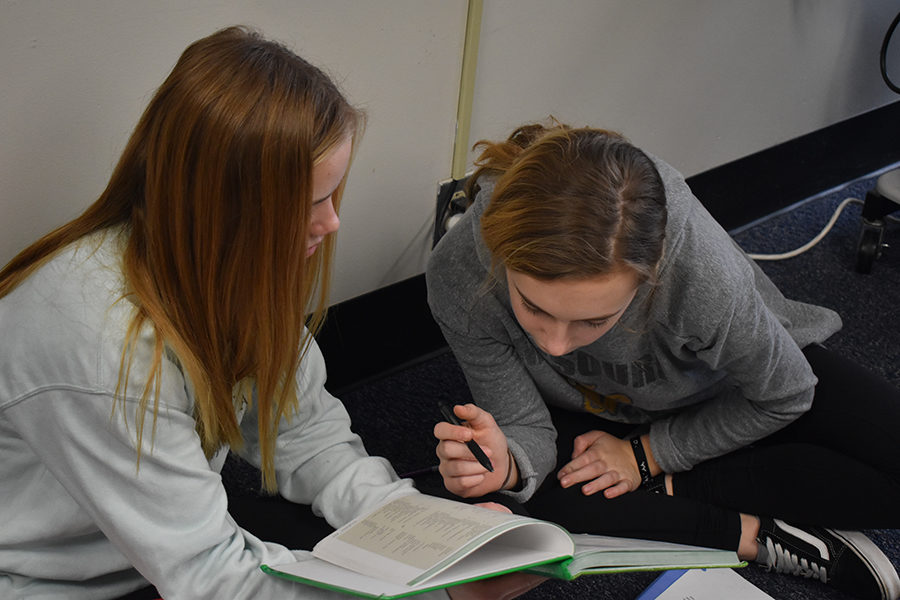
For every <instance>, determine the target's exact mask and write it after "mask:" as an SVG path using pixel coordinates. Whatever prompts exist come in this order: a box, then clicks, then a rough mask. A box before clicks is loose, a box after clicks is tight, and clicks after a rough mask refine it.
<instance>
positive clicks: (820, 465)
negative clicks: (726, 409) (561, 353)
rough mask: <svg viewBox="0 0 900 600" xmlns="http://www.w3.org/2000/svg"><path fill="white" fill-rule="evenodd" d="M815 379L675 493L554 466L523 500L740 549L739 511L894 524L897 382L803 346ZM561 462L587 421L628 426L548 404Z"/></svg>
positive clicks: (574, 526) (623, 429) (619, 527)
mask: <svg viewBox="0 0 900 600" xmlns="http://www.w3.org/2000/svg"><path fill="white" fill-rule="evenodd" d="M804 354H805V355H806V358H807V360H808V361H809V363H810V365H811V366H812V369H813V371H814V372H815V374H816V376H817V377H818V379H819V382H818V384H817V385H816V390H815V400H814V402H813V406H812V408H811V409H810V410H809V411H808V412H807V413H805V414H804V415H803V416H801V417H800V418H799V419H797V420H796V421H795V422H794V423H792V424H791V425H789V426H787V427H785V428H784V429H782V430H781V431H779V432H777V433H775V434H773V435H771V436H768V437H767V438H764V439H762V440H760V441H759V442H757V443H756V444H753V445H752V446H748V447H746V448H742V449H741V450H738V451H736V452H732V453H730V454H727V455H725V456H722V457H719V458H716V459H712V460H708V461H706V462H704V463H701V464H699V465H697V466H695V467H694V468H693V469H692V470H690V471H687V472H684V473H676V474H675V475H674V477H673V488H674V493H675V496H674V497H669V496H664V495H655V494H648V493H645V492H643V491H641V490H638V491H635V492H631V493H628V494H624V495H623V496H620V497H618V498H615V499H613V500H609V499H606V498H604V497H603V495H602V494H599V493H598V494H594V495H593V496H584V495H583V494H582V493H581V489H580V487H581V486H574V487H572V488H569V489H567V490H564V489H562V488H561V487H560V486H559V485H558V483H557V481H556V477H555V472H554V473H551V474H550V475H549V476H548V478H547V481H546V482H545V483H544V485H543V486H542V487H541V489H539V490H538V492H537V493H536V494H535V496H534V497H533V498H532V500H531V501H529V502H528V503H527V504H526V507H527V508H528V510H529V512H530V513H531V514H533V515H534V516H537V517H541V518H544V519H548V520H554V521H556V522H559V523H560V524H562V525H563V526H565V527H566V528H568V529H569V530H571V531H578V532H586V533H600V534H612V535H622V536H629V537H643V538H652V539H661V540H666V541H674V542H682V543H688V544H697V545H703V546H713V547H718V548H726V549H732V550H733V549H736V548H737V546H738V540H739V538H740V520H739V516H738V513H740V512H743V513H747V514H752V515H766V516H772V517H777V518H782V519H784V520H786V521H792V522H795V523H807V524H817V525H822V526H827V527H836V528H842V529H867V528H896V527H900V512H898V511H897V506H900V444H898V442H897V438H896V435H897V433H896V430H897V425H898V424H900V390H898V389H897V388H896V387H894V386H893V385H891V384H890V383H888V382H887V381H885V380H883V379H881V378H879V377H877V376H876V375H874V374H872V373H870V372H869V371H867V370H865V369H863V368H861V367H859V366H858V365H856V364H854V363H852V362H851V361H848V360H846V359H844V358H842V357H840V356H838V355H836V354H834V353H833V352H831V351H829V350H827V349H825V348H824V347H822V346H819V345H814V346H810V347H808V348H806V349H804ZM551 414H552V415H553V419H554V424H555V425H556V427H557V432H558V434H559V435H558V440H557V445H558V453H557V456H558V467H561V466H562V465H564V464H565V463H566V462H568V460H569V458H568V457H569V456H571V452H572V443H573V440H574V438H575V437H576V436H577V435H579V434H581V433H584V432H585V431H588V430H590V429H602V430H605V431H608V432H609V433H612V434H614V435H617V436H619V437H624V436H626V435H628V434H629V433H630V431H631V429H632V427H631V426H627V425H622V424H620V423H612V422H609V421H606V420H603V419H596V418H591V419H590V420H586V418H585V415H584V413H569V412H566V411H561V410H558V409H551Z"/></svg>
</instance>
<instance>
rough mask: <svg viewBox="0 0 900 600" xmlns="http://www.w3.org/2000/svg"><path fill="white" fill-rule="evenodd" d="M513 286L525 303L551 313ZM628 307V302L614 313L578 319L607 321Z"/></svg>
mask: <svg viewBox="0 0 900 600" xmlns="http://www.w3.org/2000/svg"><path fill="white" fill-rule="evenodd" d="M513 287H514V288H516V293H517V294H519V297H520V298H521V299H522V300H523V301H524V302H525V304H528V305H529V306H531V308H533V309H536V310H539V311H540V312H542V313H544V314H545V315H549V314H550V313H548V312H547V311H546V310H544V309H543V308H541V307H540V306H538V305H537V304H535V303H534V302H532V301H531V300H529V299H528V296H526V295H525V294H523V293H522V290H520V289H519V286H517V285H515V284H513ZM627 307H628V304H626V305H625V306H623V307H622V308H620V309H619V310H617V311H615V312H614V313H610V314H608V315H603V316H602V317H589V318H587V319H578V320H579V321H606V320H608V319H612V318H613V317H614V316H616V315H617V314H619V313H620V312H622V311H623V310H625V308H627Z"/></svg>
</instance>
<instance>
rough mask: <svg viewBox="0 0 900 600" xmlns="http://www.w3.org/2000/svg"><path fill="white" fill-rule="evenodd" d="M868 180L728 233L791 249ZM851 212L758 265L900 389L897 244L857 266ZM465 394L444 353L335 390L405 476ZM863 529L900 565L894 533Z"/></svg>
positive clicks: (376, 449) (778, 593)
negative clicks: (869, 265) (838, 322)
mask: <svg viewBox="0 0 900 600" xmlns="http://www.w3.org/2000/svg"><path fill="white" fill-rule="evenodd" d="M873 185H874V179H873V178H868V179H864V180H861V181H858V182H854V183H852V184H850V185H848V186H846V187H845V188H842V189H840V190H837V191H834V192H832V193H829V194H826V195H822V196H821V197H817V198H813V199H810V200H809V201H807V202H805V203H803V204H802V205H798V206H797V207H795V208H793V209H792V210H790V211H787V212H785V213H783V214H779V215H776V216H773V217H771V218H769V219H767V220H765V221H764V222H760V223H757V224H755V225H753V226H752V227H749V228H746V229H745V230H743V231H741V232H739V233H735V239H736V240H737V241H738V243H739V244H740V245H741V246H742V247H744V248H745V249H746V250H747V251H749V252H759V253H763V252H766V253H774V252H783V251H787V250H791V249H793V248H795V247H797V246H800V245H802V244H803V243H805V242H806V241H808V240H809V239H811V238H812V237H813V236H815V235H816V234H817V233H818V232H819V230H820V229H821V228H822V226H824V224H825V223H826V222H827V221H828V219H829V217H830V216H831V214H832V212H833V211H834V208H835V207H836V206H837V204H838V203H840V201H841V200H842V199H843V198H845V197H847V196H854V197H857V198H860V199H862V198H863V196H864V194H865V191H866V190H867V189H869V188H870V187H871V186H873ZM859 214H860V207H859V206H850V207H848V208H847V209H846V210H845V211H844V213H843V214H842V216H841V217H840V219H839V220H838V221H837V223H836V225H835V227H834V229H833V231H832V232H831V233H830V234H829V235H828V236H827V237H826V238H825V239H824V240H823V241H822V242H821V243H820V244H819V245H818V246H816V247H814V248H813V249H812V250H810V251H809V252H807V253H806V254H803V255H800V256H799V257H797V258H793V259H789V260H786V261H783V262H766V263H762V265H763V268H764V270H765V271H766V272H767V273H768V274H769V276H770V277H771V278H772V279H773V281H774V282H775V283H776V284H777V285H778V286H779V287H780V288H781V289H782V290H783V291H784V292H785V294H786V295H787V296H788V297H791V298H794V299H797V300H803V301H807V302H813V303H817V304H822V305H825V306H828V307H831V308H833V309H835V310H836V311H837V312H838V313H840V314H841V316H842V317H843V320H844V328H843V330H842V331H841V332H840V333H838V334H837V335H835V336H834V337H833V338H832V339H831V340H830V341H829V346H830V347H831V348H833V349H835V350H837V351H839V352H841V353H843V354H844V355H846V356H848V357H850V358H852V359H854V360H856V361H857V362H860V363H862V364H866V365H868V366H869V367H870V368H871V369H872V370H874V371H876V372H878V373H880V374H882V375H883V376H884V377H886V378H887V379H889V380H890V381H892V382H893V383H894V384H895V385H897V386H898V387H900V341H898V334H900V251H893V252H891V251H887V252H886V253H885V255H884V256H882V257H881V258H880V259H879V260H877V261H876V263H875V266H874V269H873V271H872V273H871V274H869V275H861V274H858V273H856V272H855V270H854V265H855V260H856V244H857V237H858V234H859V223H860V221H859ZM888 229H889V230H888V232H887V239H886V241H888V242H893V244H894V246H895V247H897V248H900V226H898V225H897V224H896V223H891V224H890V225H889V227H888ZM468 397H469V396H468V392H467V390H466V384H465V380H464V378H463V376H462V373H461V372H460V370H459V367H458V365H457V364H456V361H455V360H454V359H453V357H452V355H451V354H449V353H448V352H443V353H439V354H438V355H436V356H432V357H429V358H426V359H424V360H422V361H421V362H419V363H417V364H414V365H412V366H410V367H408V368H405V369H403V370H401V371H398V372H395V373H392V374H388V375H386V376H384V377H382V378H380V379H377V380H375V381H372V382H369V383H366V384H365V385H362V386H359V387H356V388H353V389H351V390H350V391H348V392H345V393H344V394H343V395H342V400H343V401H344V403H345V404H346V406H347V409H348V411H349V412H350V414H351V417H352V418H353V422H354V428H355V429H356V431H357V432H358V433H359V434H360V435H361V436H362V438H363V439H364V441H365V443H366V447H367V449H368V451H369V452H370V453H371V454H377V455H382V456H385V457H387V458H388V459H390V460H391V462H392V463H393V464H394V467H395V468H396V469H397V471H398V472H400V473H405V472H409V471H412V470H415V469H420V468H423V467H427V466H428V465H430V464H432V463H433V462H434V453H433V448H434V445H435V443H434V440H433V438H432V436H431V427H432V424H433V423H434V422H436V421H437V420H439V413H438V411H437V408H436V407H437V402H438V401H439V400H444V401H449V402H466V401H467V399H468ZM256 477H257V476H256V475H255V474H252V473H251V474H248V473H246V472H245V471H244V470H242V469H241V468H240V467H235V466H234V464H232V466H231V467H230V468H229V469H228V470H226V484H230V485H231V487H232V488H234V487H241V485H247V486H251V487H256V486H258V479H257V478H256ZM229 479H230V480H231V481H230V483H229ZM235 481H237V483H235ZM241 481H243V482H244V483H243V484H242V483H241ZM417 481H419V483H420V487H422V488H423V489H424V490H425V491H427V490H428V489H429V488H430V487H432V486H439V485H440V480H439V478H438V477H437V476H436V475H426V476H424V477H421V478H419V479H418V480H417ZM867 533H868V534H869V535H870V536H871V537H872V538H873V539H875V541H876V542H877V543H878V544H879V546H880V547H881V548H882V549H883V550H884V551H885V553H886V554H887V555H888V556H889V558H890V559H891V560H892V561H893V563H894V565H895V566H897V567H898V568H900V530H879V531H868V532H867ZM738 572H739V573H740V574H741V575H742V576H744V577H746V578H747V579H748V580H750V581H751V582H753V583H754V584H755V585H757V586H758V587H760V588H762V589H763V590H764V591H766V592H767V593H768V594H770V595H771V596H773V597H774V598H777V599H791V600H814V599H815V600H822V599H825V600H843V599H845V598H847V596H846V595H844V594H841V593H839V592H837V591H835V590H833V589H831V588H829V587H826V586H824V585H822V584H820V583H817V582H810V581H807V580H803V579H800V578H796V577H789V576H784V575H777V574H773V573H768V572H766V571H765V570H763V569H762V568H759V567H757V566H752V565H751V566H749V567H747V568H744V569H739V570H738ZM655 577H656V574H654V573H631V574H617V575H604V576H589V577H582V578H580V579H578V580H576V581H574V582H571V583H563V582H557V581H548V582H546V583H544V584H541V585H540V586H539V587H537V588H535V589H534V590H532V591H530V592H528V593H527V594H526V595H524V596H522V598H523V599H524V600H545V599H554V600H564V599H573V600H574V599H585V598H596V599H601V600H603V599H608V600H621V599H631V598H635V597H636V596H638V595H639V594H640V593H641V591H642V590H643V589H644V588H646V587H647V586H648V585H649V584H650V583H651V582H652V581H653V580H654V579H655Z"/></svg>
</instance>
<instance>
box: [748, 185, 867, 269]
mask: <svg viewBox="0 0 900 600" xmlns="http://www.w3.org/2000/svg"><path fill="white" fill-rule="evenodd" d="M862 203H863V201H862V200H860V199H858V198H846V199H845V200H844V201H843V202H841V203H840V204H839V205H838V207H837V209H835V211H834V214H833V215H831V219H830V220H829V221H828V224H826V225H825V227H824V228H823V229H822V231H820V232H819V235H817V236H816V237H814V238H813V239H811V240H810V241H809V242H807V243H806V244H804V245H802V246H800V247H799V248H797V249H795V250H791V251H790V252H784V253H782V254H747V256H749V257H750V258H752V259H753V260H784V259H785V258H793V257H795V256H797V255H798V254H803V253H804V252H806V251H807V250H809V249H810V248H812V247H813V246H815V245H816V244H818V243H819V242H821V241H822V238H824V237H825V235H827V234H828V232H829V231H831V228H832V227H834V224H835V222H836V221H837V220H838V217H839V216H841V211H842V210H844V208H845V207H846V206H847V205H848V204H862Z"/></svg>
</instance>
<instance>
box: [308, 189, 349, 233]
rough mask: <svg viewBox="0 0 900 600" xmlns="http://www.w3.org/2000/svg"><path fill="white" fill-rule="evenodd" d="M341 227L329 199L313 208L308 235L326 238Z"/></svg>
mask: <svg viewBox="0 0 900 600" xmlns="http://www.w3.org/2000/svg"><path fill="white" fill-rule="evenodd" d="M340 226H341V220H340V219H339V218H338V214H337V211H335V210H334V203H333V202H332V201H331V198H329V199H328V200H325V201H324V202H321V203H320V204H318V205H317V206H316V207H315V210H314V211H313V214H312V219H311V221H310V224H309V230H310V233H312V235H314V236H326V235H328V234H329V233H334V232H335V231H337V230H338V228H339V227H340Z"/></svg>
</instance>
